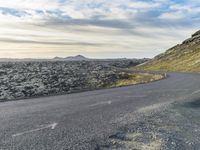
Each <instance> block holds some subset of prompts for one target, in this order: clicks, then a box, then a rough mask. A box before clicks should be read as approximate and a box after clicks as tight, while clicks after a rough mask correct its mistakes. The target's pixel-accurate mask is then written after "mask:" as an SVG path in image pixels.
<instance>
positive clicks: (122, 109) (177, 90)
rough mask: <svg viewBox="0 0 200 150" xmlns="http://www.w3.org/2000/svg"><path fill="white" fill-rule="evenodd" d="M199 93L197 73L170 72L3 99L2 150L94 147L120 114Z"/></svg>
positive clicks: (0, 112)
mask: <svg viewBox="0 0 200 150" xmlns="http://www.w3.org/2000/svg"><path fill="white" fill-rule="evenodd" d="M198 92H200V75H199V74H189V73H169V78H167V79H164V80H160V81H156V82H152V83H148V84H140V85H135V86H128V87H121V88H113V89H104V90H96V91H89V92H83V93H76V94H69V95H61V96H52V97H45V98H35V99H26V100H20V101H10V102H3V103H0V149H1V150H43V149H44V150H62V149H63V150H68V149H70V150H71V149H74V150H79V149H98V145H99V144H101V143H103V142H104V139H106V138H107V137H108V136H109V135H112V134H113V133H115V132H116V131H117V129H118V128H119V127H120V123H117V122H116V120H118V118H120V117H123V116H125V115H126V114H128V113H131V112H134V111H137V110H138V109H141V108H143V107H145V106H151V105H153V104H159V103H165V102H168V101H173V100H180V98H181V97H184V96H188V95H190V94H191V93H198ZM127 122H128V119H127Z"/></svg>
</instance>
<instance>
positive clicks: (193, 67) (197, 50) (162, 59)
mask: <svg viewBox="0 0 200 150" xmlns="http://www.w3.org/2000/svg"><path fill="white" fill-rule="evenodd" d="M136 69H141V70H166V71H181V72H200V37H198V38H190V39H189V42H188V41H187V42H183V43H182V44H180V45H177V46H175V47H173V48H171V49H169V50H168V51H166V52H165V53H163V54H160V55H158V56H156V57H155V58H154V59H153V60H151V61H149V62H147V63H145V64H142V65H139V66H137V67H136Z"/></svg>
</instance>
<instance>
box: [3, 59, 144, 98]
mask: <svg viewBox="0 0 200 150" xmlns="http://www.w3.org/2000/svg"><path fill="white" fill-rule="evenodd" d="M144 61H145V60H129V59H121V60H105V61H103V60H102V61H24V62H22V61H21V62H19V61H17V62H1V63H0V85H1V86H0V100H1V101H6V100H13V99H24V98H30V97H37V96H48V95H56V94H64V93H65V94H66V93H72V92H77V91H84V90H93V89H98V88H103V87H105V86H107V85H108V84H111V83H114V82H116V81H117V80H119V79H127V78H128V77H129V76H128V75H127V74H126V73H122V71H120V68H126V67H130V66H135V65H137V64H139V63H142V62H144Z"/></svg>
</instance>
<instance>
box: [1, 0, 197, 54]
mask: <svg viewBox="0 0 200 150" xmlns="http://www.w3.org/2000/svg"><path fill="white" fill-rule="evenodd" d="M199 12H200V2H197V1H195V0H188V1H186V0H183V1H179V0H176V1H174V0H112V1H108V0H81V1H77V0H51V1H49V0H12V1H11V0H7V1H5V0H0V20H1V22H0V27H1V28H0V43H1V48H0V56H4V55H5V54H4V53H1V52H2V51H4V50H5V49H10V51H12V52H13V54H14V53H17V52H19V49H21V50H22V49H23V50H24V53H26V54H27V55H28V54H29V53H28V52H30V51H33V50H34V49H36V47H37V48H41V51H43V53H44V54H45V52H46V53H47V52H48V53H49V55H48V56H50V54H51V55H52V57H53V55H56V54H58V55H59V54H60V55H63V54H64V52H66V55H68V54H77V53H81V52H82V53H84V54H87V55H88V56H92V57H95V56H96V57H105V55H106V54H108V57H109V56H110V57H112V54H113V53H115V56H116V55H117V56H122V57H141V56H143V57H152V56H154V55H155V54H158V53H160V52H161V51H164V50H165V49H166V48H169V47H171V46H173V45H174V44H177V43H178V42H181V41H182V40H184V39H185V38H186V37H187V36H190V34H192V32H194V31H195V30H197V29H198V27H199V25H200V22H199V21H200V16H199V15H198V14H199ZM49 49H51V53H50V52H49ZM25 51H26V52H25ZM60 51H62V53H61V52H60ZM21 53H22V52H21V51H20V54H21ZM41 53H42V52H41ZM123 53H124V55H123ZM30 55H31V56H36V54H33V53H30ZM113 55H114V54H113ZM31 56H29V57H31ZM23 57H24V55H23ZM27 57H28V56H27Z"/></svg>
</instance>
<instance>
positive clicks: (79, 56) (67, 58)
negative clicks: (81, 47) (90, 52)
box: [65, 55, 89, 61]
mask: <svg viewBox="0 0 200 150" xmlns="http://www.w3.org/2000/svg"><path fill="white" fill-rule="evenodd" d="M88 59H89V58H86V57H84V56H82V55H76V56H69V57H66V58H65V60H72V61H78V60H88Z"/></svg>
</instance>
